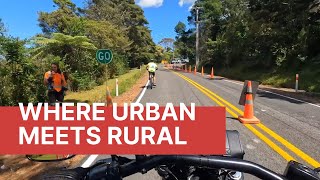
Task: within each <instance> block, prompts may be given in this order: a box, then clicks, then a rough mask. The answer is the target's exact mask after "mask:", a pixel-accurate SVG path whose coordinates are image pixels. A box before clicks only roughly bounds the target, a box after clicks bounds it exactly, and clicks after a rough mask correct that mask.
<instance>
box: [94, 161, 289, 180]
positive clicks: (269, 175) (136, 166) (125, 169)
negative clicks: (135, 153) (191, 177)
mask: <svg viewBox="0 0 320 180" xmlns="http://www.w3.org/2000/svg"><path fill="white" fill-rule="evenodd" d="M171 163H182V164H185V165H192V166H204V167H210V168H216V169H230V170H234V171H240V172H244V173H248V174H251V175H254V176H256V177H258V178H260V179H266V180H286V179H287V178H285V177H284V176H282V175H280V174H277V173H275V172H273V171H271V170H269V169H267V168H265V167H263V166H261V165H258V164H255V163H252V162H249V161H245V160H240V159H233V158H228V157H220V156H210V157H205V156H191V155H190V156H180V155H170V156H149V157H147V159H145V160H143V161H132V162H130V163H127V164H124V165H119V166H117V168H118V169H117V170H110V168H114V166H112V165H111V167H110V166H101V167H99V168H97V169H95V170H93V171H91V172H90V173H88V177H89V179H99V178H97V177H101V175H106V174H108V172H109V173H110V172H113V173H112V174H114V172H118V173H119V175H120V176H121V177H127V176H130V175H132V174H135V173H138V172H147V171H149V170H151V169H153V168H155V167H157V166H160V165H167V164H171ZM109 175H110V174H109ZM109 177H110V176H109ZM107 179H108V178H107ZM110 179H113V178H110Z"/></svg>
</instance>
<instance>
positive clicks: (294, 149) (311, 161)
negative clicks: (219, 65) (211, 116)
mask: <svg viewBox="0 0 320 180" xmlns="http://www.w3.org/2000/svg"><path fill="white" fill-rule="evenodd" d="M174 73H175V74H177V75H178V76H180V77H181V78H183V79H184V80H186V81H188V82H189V83H191V84H193V85H194V86H196V87H197V88H198V89H199V90H200V88H201V89H203V90H204V91H206V92H203V90H200V91H201V92H203V93H205V94H206V95H207V96H208V94H211V95H213V96H214V97H215V98H214V99H213V97H212V96H211V97H212V98H211V97H210V98H211V99H212V100H214V101H215V102H216V103H218V102H219V101H218V100H220V101H221V102H223V103H224V104H226V105H227V106H229V107H230V108H231V109H233V110H234V111H236V112H237V113H239V114H240V115H243V111H241V110H240V109H239V108H237V107H235V106H234V105H232V104H231V103H229V102H228V101H226V100H224V99H223V98H222V97H220V96H218V95H217V94H215V93H213V92H212V91H211V90H209V89H207V88H205V87H203V86H202V85H200V84H198V83H197V82H195V81H193V80H191V79H189V78H188V77H186V76H184V75H182V74H180V73H176V72H174ZM217 99H218V100H217ZM218 105H220V106H224V105H223V104H222V103H220V102H219V103H218ZM228 110H229V111H231V110H230V109H229V108H227V111H228ZM229 111H228V112H229ZM231 112H232V111H231ZM229 113H230V112H229ZM230 114H231V115H232V116H234V117H235V118H238V116H237V114H235V113H234V112H232V113H230ZM257 126H258V127H259V128H260V129H261V130H263V131H265V132H266V133H268V134H269V135H270V136H272V137H273V138H274V139H276V140H277V141H278V142H280V143H281V144H283V145H284V146H285V147H286V148H288V149H289V150H291V151H292V152H293V153H295V154H296V155H297V156H299V157H300V158H301V159H303V160H304V161H306V162H307V163H309V164H310V165H312V166H313V167H316V168H317V167H320V163H319V162H317V161H316V160H314V159H313V158H312V157H310V156H309V155H307V154H306V153H304V152H303V151H301V150H300V149H299V148H297V147H295V146H294V145H293V144H292V143H290V142H288V141H287V140H285V139H284V138H282V137H281V136H280V135H278V134H277V133H275V132H274V131H272V130H271V129H269V128H267V127H266V126H265V125H263V124H262V123H260V124H258V125H257ZM246 127H247V128H248V129H249V130H251V131H252V132H253V133H254V134H256V135H257V136H258V137H259V138H260V139H262V138H266V139H268V138H267V137H265V136H264V137H262V136H263V135H262V134H261V133H260V134H261V135H262V136H261V137H262V138H261V137H260V135H258V134H257V132H258V131H257V130H256V129H254V128H253V126H251V125H250V126H246ZM249 127H250V128H251V129H250V128H249ZM252 129H254V130H255V132H256V133H255V132H254V131H253V130H252ZM262 140H263V139H262ZM268 140H269V139H268ZM270 141H271V140H270ZM265 142H266V141H265ZM272 143H273V142H272ZM267 144H268V143H267ZM273 144H274V143H273ZM268 145H269V146H270V147H271V145H272V144H270V143H269V144H268ZM274 145H275V144H274ZM272 146H273V145H272ZM271 148H272V149H274V150H275V151H276V152H278V153H279V154H280V152H281V151H283V150H282V149H281V148H280V147H278V146H277V147H271ZM276 149H277V150H276ZM279 149H280V150H279ZM283 152H284V151H283ZM280 155H281V156H282V157H284V158H285V159H286V160H293V158H292V157H291V156H290V155H288V154H287V153H285V154H283V153H282V154H280ZM287 155H288V156H287Z"/></svg>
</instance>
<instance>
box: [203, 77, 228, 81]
mask: <svg viewBox="0 0 320 180" xmlns="http://www.w3.org/2000/svg"><path fill="white" fill-rule="evenodd" d="M206 79H207V80H209V81H214V80H218V81H221V80H224V79H225V78H213V79H211V78H210V77H206Z"/></svg>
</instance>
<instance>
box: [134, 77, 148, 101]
mask: <svg viewBox="0 0 320 180" xmlns="http://www.w3.org/2000/svg"><path fill="white" fill-rule="evenodd" d="M148 84H149V80H148V81H147V84H146V85H145V86H144V88H143V90H142V92H141V94H140V96H139V98H138V99H137V101H136V103H139V102H140V101H141V99H142V97H143V95H144V93H145V92H146V90H147V86H148Z"/></svg>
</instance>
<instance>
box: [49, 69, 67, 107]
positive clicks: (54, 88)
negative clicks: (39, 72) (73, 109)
mask: <svg viewBox="0 0 320 180" xmlns="http://www.w3.org/2000/svg"><path fill="white" fill-rule="evenodd" d="M44 84H45V85H46V86H47V87H48V97H49V104H50V105H54V103H55V102H56V101H58V102H63V99H64V92H65V90H66V89H67V88H66V85H67V82H66V80H65V77H64V75H63V73H62V72H61V71H60V68H59V64H58V63H52V64H51V71H48V72H46V73H45V75H44Z"/></svg>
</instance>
